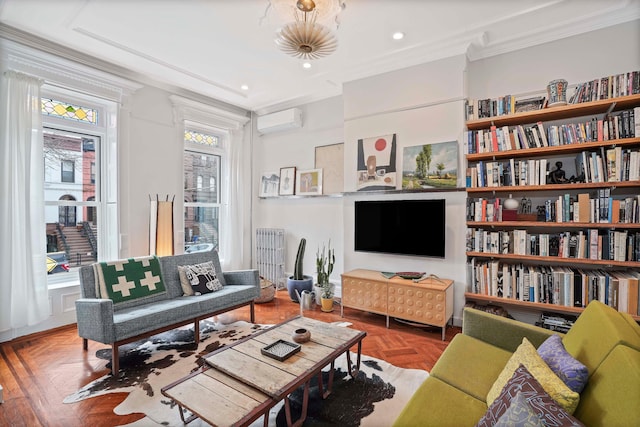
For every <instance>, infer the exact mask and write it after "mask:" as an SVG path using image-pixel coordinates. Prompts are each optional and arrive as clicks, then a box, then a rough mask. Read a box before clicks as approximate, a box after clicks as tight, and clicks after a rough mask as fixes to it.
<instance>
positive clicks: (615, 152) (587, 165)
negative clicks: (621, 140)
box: [575, 146, 640, 183]
mask: <svg viewBox="0 0 640 427" xmlns="http://www.w3.org/2000/svg"><path fill="white" fill-rule="evenodd" d="M575 164H576V173H577V174H578V176H579V177H581V181H583V182H587V183H591V182H621V181H637V180H638V179H640V151H639V150H638V149H630V148H622V147H620V146H617V147H611V148H605V147H600V149H599V150H595V151H582V152H580V153H578V154H577V155H576V157H575Z"/></svg>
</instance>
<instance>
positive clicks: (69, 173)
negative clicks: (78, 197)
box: [61, 160, 76, 182]
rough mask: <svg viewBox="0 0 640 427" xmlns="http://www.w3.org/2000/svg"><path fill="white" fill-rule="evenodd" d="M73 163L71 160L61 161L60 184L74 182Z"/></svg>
mask: <svg viewBox="0 0 640 427" xmlns="http://www.w3.org/2000/svg"><path fill="white" fill-rule="evenodd" d="M75 167H76V166H75V163H74V162H73V160H63V161H62V177H61V182H74V181H75V173H74V172H75Z"/></svg>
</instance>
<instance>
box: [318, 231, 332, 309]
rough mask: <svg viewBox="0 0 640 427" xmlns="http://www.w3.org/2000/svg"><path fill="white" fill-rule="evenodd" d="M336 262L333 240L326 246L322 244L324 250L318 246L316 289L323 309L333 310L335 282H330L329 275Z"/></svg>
mask: <svg viewBox="0 0 640 427" xmlns="http://www.w3.org/2000/svg"><path fill="white" fill-rule="evenodd" d="M335 262H336V256H335V252H334V250H333V249H331V240H329V244H328V245H327V247H326V248H325V247H324V246H322V251H320V248H318V251H317V252H316V272H317V275H318V284H317V286H316V289H315V292H316V303H318V304H320V305H322V311H332V310H333V290H334V284H333V283H331V282H329V277H331V273H332V272H333V265H334V264H335Z"/></svg>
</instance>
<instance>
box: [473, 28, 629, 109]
mask: <svg viewBox="0 0 640 427" xmlns="http://www.w3.org/2000/svg"><path fill="white" fill-rule="evenodd" d="M638 69H640V21H632V22H628V23H625V24H621V25H616V26H614V27H608V28H605V29H602V30H598V31H592V32H590V33H584V34H581V35H578V36H574V37H569V38H565V39H561V40H557V41H554V42H551V43H544V44H541V45H538V46H534V47H530V48H527V49H522V50H518V51H515V52H509V53H506V54H503V55H498V56H494V57H491V58H486V59H482V60H478V61H473V62H470V63H469V67H468V84H469V85H468V95H469V97H471V98H476V99H479V98H497V97H498V96H502V95H509V94H512V95H517V94H520V93H528V92H542V93H546V86H547V84H548V83H549V82H550V81H551V80H554V79H560V78H562V79H565V80H567V81H568V82H569V90H568V91H567V97H569V96H570V95H571V94H572V93H573V87H575V85H576V84H578V83H582V82H586V81H590V80H594V79H599V78H601V77H604V76H609V75H614V74H619V73H625V72H628V71H633V70H638Z"/></svg>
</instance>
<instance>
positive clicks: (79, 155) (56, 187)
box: [43, 129, 99, 285]
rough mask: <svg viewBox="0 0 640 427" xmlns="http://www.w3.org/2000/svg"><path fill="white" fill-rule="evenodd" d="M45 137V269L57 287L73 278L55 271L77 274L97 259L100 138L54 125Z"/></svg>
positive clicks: (46, 132) (50, 280)
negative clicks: (97, 152) (62, 129)
mask: <svg viewBox="0 0 640 427" xmlns="http://www.w3.org/2000/svg"><path fill="white" fill-rule="evenodd" d="M43 137H44V138H43V139H44V150H43V156H44V164H45V176H44V180H45V182H44V188H45V191H44V194H45V222H46V224H45V227H46V234H47V271H48V273H49V277H48V283H49V285H55V284H59V283H64V282H66V281H68V280H70V279H71V277H70V276H69V275H66V274H54V273H64V272H69V271H71V272H76V271H77V267H79V266H81V265H87V264H90V263H93V262H95V261H96V259H97V253H98V242H97V226H98V212H97V207H98V200H97V196H98V194H96V182H95V181H96V173H98V170H97V164H96V155H95V150H96V147H97V146H98V145H99V138H98V137H95V136H90V135H80V134H76V133H72V132H65V131H60V130H55V129H45V130H44V134H43ZM76 172H77V173H76ZM76 177H78V179H76Z"/></svg>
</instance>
